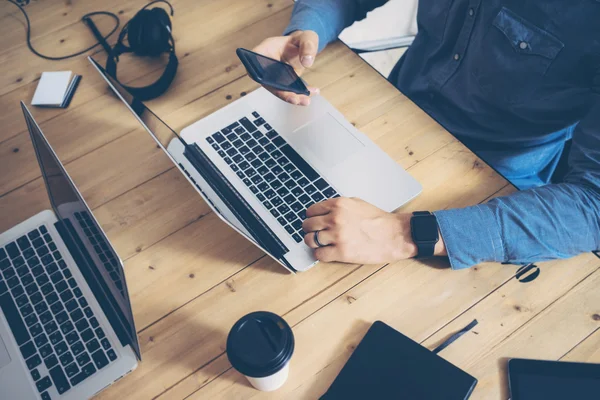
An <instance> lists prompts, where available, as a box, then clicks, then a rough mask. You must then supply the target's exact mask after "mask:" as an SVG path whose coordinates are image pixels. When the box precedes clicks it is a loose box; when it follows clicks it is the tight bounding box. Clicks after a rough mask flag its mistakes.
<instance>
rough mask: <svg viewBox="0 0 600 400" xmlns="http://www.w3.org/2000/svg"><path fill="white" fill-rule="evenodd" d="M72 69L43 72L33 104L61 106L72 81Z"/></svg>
mask: <svg viewBox="0 0 600 400" xmlns="http://www.w3.org/2000/svg"><path fill="white" fill-rule="evenodd" d="M71 77H72V72H71V71H57V72H43V73H42V76H41V78H40V81H39V82H38V85H37V88H36V89H35V93H34V94H33V99H32V100H31V105H34V106H53V107H60V105H61V104H62V103H63V100H64V98H65V94H66V92H67V90H68V88H69V85H70V83H71Z"/></svg>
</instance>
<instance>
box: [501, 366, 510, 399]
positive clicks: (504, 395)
mask: <svg viewBox="0 0 600 400" xmlns="http://www.w3.org/2000/svg"><path fill="white" fill-rule="evenodd" d="M509 361H510V357H502V358H500V359H499V360H498V367H499V368H498V373H499V374H500V376H499V377H498V378H499V379H498V383H499V384H500V398H501V399H508V398H510V391H509V390H508V362H509Z"/></svg>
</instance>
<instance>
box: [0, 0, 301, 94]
mask: <svg viewBox="0 0 600 400" xmlns="http://www.w3.org/2000/svg"><path fill="white" fill-rule="evenodd" d="M88 4H89V5H88V8H89V9H90V10H95V9H97V8H96V7H94V6H93V3H88ZM135 4H136V6H132V7H131V8H130V7H127V10H125V9H124V11H127V13H128V14H130V15H131V16H132V15H133V14H134V13H135V12H136V11H137V9H138V7H137V6H138V5H142V4H144V2H136V3H135ZM269 4H270V5H271V6H269ZM290 6H291V4H290V3H289V2H288V1H283V0H281V1H272V2H271V1H267V0H260V2H258V3H257V2H240V1H237V0H223V1H220V2H212V1H209V0H204V1H198V2H183V1H176V2H174V7H175V9H176V14H175V17H174V19H173V27H174V30H173V35H174V37H175V41H176V44H177V51H178V52H179V54H180V56H182V55H185V54H186V53H192V52H193V51H198V50H199V49H200V48H201V47H202V46H208V45H213V44H214V42H215V41H216V39H218V38H222V37H225V36H227V35H231V34H232V33H234V32H236V31H238V30H239V29H241V28H242V27H244V26H247V25H249V24H252V23H254V22H257V21H259V20H262V19H264V18H265V17H266V16H267V15H271V14H274V13H276V12H278V11H280V10H282V9H285V8H290ZM223 10H227V12H226V13H224V12H221V11H223ZM207 15H212V16H214V17H211V18H208V19H207V18H206V16H207ZM128 19H129V18H128V17H127V18H123V21H124V22H125V21H127V20H128ZM98 21H99V24H98V25H100V26H101V29H102V31H103V32H108V31H109V30H110V27H111V26H112V25H111V23H112V21H110V20H109V19H108V18H103V19H98ZM199 21H201V22H202V23H199ZM124 22H123V23H124ZM274 28H275V27H270V29H272V30H271V32H274V30H273V29H274ZM87 29H88V28H87V27H86V26H85V25H84V24H72V25H69V26H68V27H65V28H63V29H62V30H63V31H64V32H62V31H59V32H56V33H55V34H53V35H50V36H49V37H40V38H39V40H37V41H36V45H37V47H38V48H39V49H40V50H41V49H55V48H56V47H62V48H63V49H61V51H64V52H65V53H68V52H70V51H75V50H78V49H81V48H82V47H85V46H86V45H88V44H89V43H90V39H89V38H90V36H91V35H90V33H89V32H87ZM180 32H181V33H180ZM184 32H185V34H183V33H184ZM279 32H280V31H279ZM263 34H264V35H266V33H265V32H264V31H263ZM60 40H64V42H62V43H61V42H60ZM113 40H114V39H113ZM56 42H58V43H56ZM92 43H93V42H92ZM46 51H47V52H50V51H51V50H46ZM92 53H97V54H101V53H99V50H96V51H92ZM92 53H90V54H92ZM104 59H105V56H104V55H102V56H101V60H102V62H104ZM83 62H87V61H86V60H85V59H84V58H83V57H80V58H77V59H69V60H63V61H53V62H50V61H47V60H44V59H41V58H39V57H37V56H35V55H34V54H32V53H29V52H28V51H27V50H26V48H24V47H18V48H14V49H8V50H7V51H6V52H4V53H1V54H0V68H2V70H3V71H7V73H6V74H3V76H2V77H0V94H4V93H7V92H9V91H11V90H14V89H16V88H18V87H19V86H22V85H24V84H27V83H30V82H32V81H33V80H35V79H36V78H38V77H39V75H38V74H39V73H40V71H44V70H48V69H50V70H52V69H54V70H56V69H58V70H74V71H77V70H78V68H77V66H78V65H79V66H80V67H81V65H82V64H81V63H83ZM23 63H26V65H27V66H28V68H27V69H25V70H23V69H22V68H21V67H22V65H23ZM163 64H164V62H162V61H160V60H157V59H145V60H144V62H143V63H140V60H139V58H136V57H131V56H124V57H123V59H122V60H121V61H120V63H119V77H120V78H123V79H125V81H126V82H127V81H129V80H130V79H131V78H132V77H139V76H140V73H142V74H145V73H150V72H152V71H156V70H157V69H160V67H161V66H162V65H163ZM144 72H145V73H144Z"/></svg>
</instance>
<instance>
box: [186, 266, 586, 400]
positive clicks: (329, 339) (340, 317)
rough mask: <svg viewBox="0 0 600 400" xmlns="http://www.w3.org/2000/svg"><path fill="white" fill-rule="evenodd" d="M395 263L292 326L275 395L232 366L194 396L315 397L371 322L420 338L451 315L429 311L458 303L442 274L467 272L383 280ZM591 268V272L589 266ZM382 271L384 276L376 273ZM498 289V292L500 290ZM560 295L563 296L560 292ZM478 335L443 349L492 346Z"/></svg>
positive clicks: (467, 286) (491, 361) (489, 362)
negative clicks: (284, 374)
mask: <svg viewBox="0 0 600 400" xmlns="http://www.w3.org/2000/svg"><path fill="white" fill-rule="evenodd" d="M391 267H392V266H388V267H386V268H385V269H384V270H383V271H381V272H379V273H378V274H376V275H374V276H373V277H371V278H369V279H368V280H367V281H365V282H363V283H362V284H361V285H359V286H358V287H355V288H352V289H351V290H350V291H349V292H348V293H345V294H344V295H343V296H341V297H340V298H339V299H336V300H335V301H334V302H332V303H331V304H329V305H328V306H327V307H325V308H324V309H322V310H321V311H320V312H319V313H316V314H314V315H311V316H310V318H308V319H306V320H304V321H302V322H301V323H300V324H298V325H297V326H295V327H294V333H295V336H296V342H297V351H296V356H295V357H294V358H293V359H292V367H291V371H292V373H291V376H290V380H289V381H288V383H286V385H285V386H284V387H283V388H282V389H280V390H278V391H277V393H276V395H274V394H268V393H260V392H257V391H256V390H254V389H252V388H251V387H249V385H248V384H247V383H245V382H244V378H243V377H242V376H241V375H240V374H239V373H237V372H235V371H234V370H229V371H227V372H226V373H224V374H223V375H221V376H219V377H218V378H217V379H216V380H214V381H212V382H211V383H209V384H208V385H206V386H204V387H202V389H201V390H199V391H198V392H196V393H195V394H194V395H193V396H191V398H192V399H194V398H198V399H200V398H237V399H242V398H250V397H252V398H255V397H256V398H282V396H283V397H285V398H289V399H294V398H298V399H302V398H317V397H318V396H320V395H321V394H323V393H324V391H326V389H327V387H328V386H329V384H330V383H331V382H332V380H333V379H334V378H335V376H336V375H337V373H339V370H340V369H341V368H342V367H343V365H344V363H345V361H346V360H347V358H348V357H349V356H350V354H351V353H352V350H353V349H354V348H355V346H356V345H357V344H358V342H359V341H360V339H361V338H362V336H363V335H364V333H365V332H366V330H367V329H368V327H369V326H370V323H371V322H372V321H373V320H375V319H382V320H383V321H385V322H386V323H388V324H390V325H392V326H394V327H396V328H397V329H399V330H400V331H401V332H403V333H404V334H407V335H408V336H410V337H411V338H413V339H415V340H417V341H418V340H422V338H424V337H426V335H427V333H426V332H425V331H426V329H425V327H428V326H429V327H430V326H431V325H436V324H440V323H443V322H441V321H444V320H447V315H444V316H442V315H437V318H436V319H433V318H432V315H431V314H432V313H433V314H437V313H438V312H440V313H441V312H442V311H440V310H448V309H451V308H452V307H450V304H449V303H454V301H455V300H456V299H455V296H456V295H457V293H455V292H454V285H453V284H449V282H448V281H445V280H444V278H443V276H444V274H445V273H449V274H452V275H453V277H454V276H459V275H461V274H462V273H463V272H459V273H455V272H452V271H446V270H445V271H432V270H431V269H423V268H422V267H421V268H420V269H417V268H419V267H418V266H416V267H415V270H416V271H413V274H412V275H409V276H407V277H405V278H404V279H402V280H401V279H397V277H395V276H392V277H390V276H387V277H386V278H387V280H386V282H385V283H384V282H383V275H386V274H388V273H389V271H390V270H392V268H391ZM403 268H405V269H406V268H410V267H406V266H404V267H403ZM488 268H494V267H492V266H481V267H480V268H478V269H471V270H468V272H467V271H464V273H465V274H471V273H472V274H475V275H476V274H479V273H481V272H484V273H485V272H488ZM498 268H499V269H500V271H499V272H502V271H503V272H510V271H514V269H513V268H510V267H508V268H507V267H500V266H498ZM556 269H557V271H558V270H559V268H556ZM423 271H426V272H428V273H430V274H437V275H438V276H435V277H432V279H431V280H428V281H426V283H424V286H425V287H424V288H422V287H421V286H420V285H418V284H415V282H414V279H415V278H416V276H418V275H419V274H421V273H426V272H423ZM559 272H562V271H559ZM587 272H589V268H588V270H587ZM584 273H585V271H583V274H584ZM583 274H582V275H583ZM378 275H381V276H380V277H378ZM565 275H566V274H564V273H562V274H556V276H553V277H552V282H554V281H558V280H560V278H561V277H563V278H564V276H565ZM506 276H509V275H506ZM405 280H409V281H411V282H410V286H408V287H406V288H405V287H403V285H405V284H407V283H406V282H405ZM440 280H442V282H440ZM371 281H373V282H371ZM375 281H378V282H379V285H380V287H377V286H375V287H377V290H375V287H372V285H374V284H375ZM512 282H515V281H514V280H510V281H509V283H507V284H505V285H504V286H502V289H503V288H504V287H506V286H507V285H510V284H511V283H512ZM584 283H585V282H584ZM480 284H481V283H480V282H475V281H474V280H472V281H470V282H468V283H467V282H461V285H462V286H459V287H457V290H459V291H460V290H462V291H471V290H477V289H476V287H477V286H479V285H480ZM517 284H519V283H517ZM415 286H416V287H415ZM588 287H589V286H588ZM369 288H370V289H369ZM435 288H437V289H438V292H436V291H433V289H435ZM487 289H492V290H493V288H489V287H488V288H487ZM502 289H500V290H502ZM420 290H425V291H426V292H428V293H427V294H428V295H429V296H430V297H426V298H424V299H423V301H419V300H420V296H422V294H421V292H420ZM430 290H431V292H430ZM500 290H498V291H496V292H494V293H497V292H500ZM587 292H589V291H585V293H587ZM515 293H516V294H517V295H518V291H515ZM581 293H584V291H581ZM531 294H532V295H533V296H527V297H528V299H529V300H530V301H535V300H534V299H533V297H535V295H536V294H538V293H537V291H535V292H534V293H531ZM404 296H407V301H406V303H401V302H400V301H399V300H400V299H402V298H403V297H404ZM408 296H411V297H408ZM558 296H560V293H559V294H558ZM586 296H595V297H597V296H598V295H597V294H596V295H591V294H589V293H588V294H586ZM393 297H397V298H398V299H396V300H395V301H391V302H390V301H388V300H386V299H390V298H393ZM507 297H508V296H507ZM595 297H594V298H595ZM555 298H556V297H553V298H552V299H555ZM409 299H410V300H409ZM485 301H487V298H485V299H484V300H483V301H481V302H480V303H479V304H481V303H483V302H485ZM360 302H362V303H363V307H365V308H366V309H367V310H365V311H364V312H362V310H361V309H360V306H357V305H358V304H359V303H360ZM431 302H433V303H436V304H443V306H440V307H438V308H436V309H435V310H432V308H433V307H434V306H433V305H430V303H431ZM373 304H377V309H376V310H375V311H373V310H368V308H369V307H372V305H373ZM414 304H420V305H421V306H420V307H414ZM463 304H465V303H463ZM479 304H477V305H475V306H474V307H473V308H472V309H475V308H477V307H478V306H479ZM573 304H575V303H574V302H573V303H572V305H573ZM585 304H586V305H587V307H586V306H584V307H586V308H587V310H588V311H589V306H592V305H593V304H594V303H593V300H592V299H590V300H589V301H586V302H585ZM596 304H597V303H596ZM353 307H355V310H354V311H353V312H348V311H347V309H348V308H353ZM472 309H471V310H472ZM471 310H469V311H471ZM461 318H462V316H461ZM489 319H490V321H494V322H497V319H494V316H490V317H489ZM588 319H589V320H590V321H593V320H592V319H591V318H589V316H588ZM462 322H465V321H462ZM468 322H470V321H468ZM554 322H556V321H554ZM458 325H460V324H458ZM588 325H589V324H588ZM463 326H464V324H463V325H461V326H460V328H462V327H463ZM456 327H457V326H455V328H456ZM460 328H459V329H460ZM495 328H496V327H494V329H495ZM546 329H548V326H546ZM482 330H483V327H480V326H478V327H477V328H476V329H474V331H476V332H478V333H479V335H481V334H482V333H481V331H482ZM490 330H492V329H486V330H485V331H486V332H487V331H490ZM479 335H475V334H469V335H468V336H465V337H463V338H461V339H460V340H459V341H457V342H455V343H454V344H453V345H452V346H450V347H448V348H447V350H445V351H444V353H446V352H448V351H453V352H458V353H459V352H460V349H458V346H457V345H459V344H461V345H464V347H463V350H467V351H468V352H473V351H481V352H482V353H485V352H486V349H489V348H490V347H491V346H490V345H489V344H488V343H479V342H478V343H473V341H474V340H478V337H479ZM523 337H524V335H523ZM515 341H516V340H515ZM435 344H436V343H434V342H429V341H428V342H426V347H430V348H431V347H432V346H434V345H435ZM427 345H429V346H427ZM481 346H483V347H481ZM532 347H535V346H532ZM324 352H325V353H326V354H325V355H323V354H322V353H324ZM481 360H483V361H482V362H483V363H485V364H486V366H489V367H490V368H493V369H496V368H497V363H498V359H497V358H495V357H490V355H489V354H487V355H485V356H484V357H482V358H481ZM451 361H453V362H454V360H453V359H451ZM459 366H460V365H459ZM479 371H480V368H477V367H475V366H474V367H472V369H471V372H472V373H474V374H475V376H476V377H478V378H479V377H480V374H479ZM496 375H497V373H496V374H493V376H494V377H495V376H496ZM199 386H201V385H199ZM496 386H497V385H496ZM474 398H490V397H489V396H487V393H483V394H482V393H478V392H476V395H475V397H474ZM502 398H506V396H503V397H502Z"/></svg>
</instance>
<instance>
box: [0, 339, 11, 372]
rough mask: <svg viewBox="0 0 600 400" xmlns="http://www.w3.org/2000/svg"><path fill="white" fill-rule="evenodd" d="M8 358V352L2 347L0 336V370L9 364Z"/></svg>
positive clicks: (2, 342)
mask: <svg viewBox="0 0 600 400" xmlns="http://www.w3.org/2000/svg"><path fill="white" fill-rule="evenodd" d="M10 361H11V360H10V356H9V355H8V350H6V346H5V345H4V341H3V340H2V336H0V369H2V367H5V366H7V365H8V364H10Z"/></svg>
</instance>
